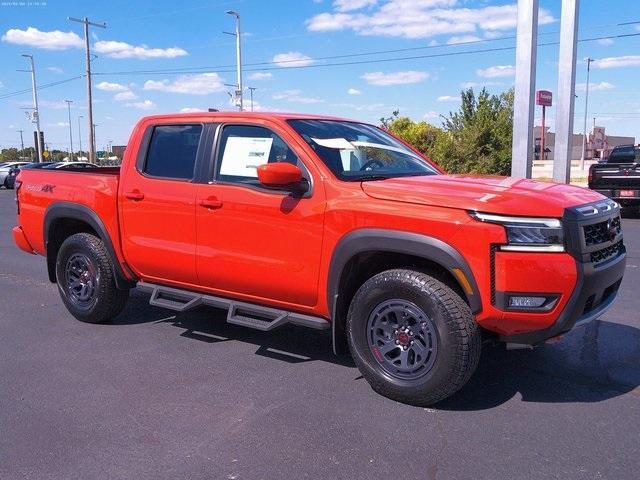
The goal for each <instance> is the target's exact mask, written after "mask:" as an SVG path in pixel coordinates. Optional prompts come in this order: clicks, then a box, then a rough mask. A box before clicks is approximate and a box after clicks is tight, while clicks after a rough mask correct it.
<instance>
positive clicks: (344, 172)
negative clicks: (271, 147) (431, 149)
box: [288, 120, 437, 181]
mask: <svg viewBox="0 0 640 480" xmlns="http://www.w3.org/2000/svg"><path fill="white" fill-rule="evenodd" d="M288 122H289V124H290V125H291V126H292V127H293V128H294V129H295V130H296V132H298V133H299V134H300V135H301V136H302V138H304V140H305V141H306V142H307V143H308V144H309V145H310V146H311V148H313V149H314V150H315V151H316V153H317V154H318V156H319V157H320V158H321V159H322V161H323V162H324V163H325V164H326V165H327V167H329V168H330V169H331V171H332V172H333V173H334V174H335V175H336V176H337V177H338V178H339V179H341V180H347V181H359V180H378V179H384V178H393V177H406V176H414V175H435V174H437V171H436V169H435V168H433V167H432V166H431V165H429V164H428V163H427V162H426V161H425V160H424V159H422V158H420V157H419V156H418V155H416V154H415V153H414V152H412V151H411V150H410V149H409V148H407V147H406V146H405V145H403V144H402V143H401V142H399V141H397V140H396V139H395V138H393V137H392V136H391V135H388V134H387V133H385V132H384V131H383V130H381V129H379V128H376V127H373V126H371V125H365V124H362V123H353V122H341V121H337V120H289V121H288Z"/></svg>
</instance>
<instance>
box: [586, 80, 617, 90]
mask: <svg viewBox="0 0 640 480" xmlns="http://www.w3.org/2000/svg"><path fill="white" fill-rule="evenodd" d="M614 88H616V87H615V85H613V84H612V83H609V82H600V83H591V82H590V83H589V91H594V90H596V91H597V90H611V89H614ZM576 90H577V91H579V92H584V91H586V90H587V84H586V83H578V84H576Z"/></svg>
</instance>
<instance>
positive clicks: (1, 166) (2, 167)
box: [0, 162, 29, 188]
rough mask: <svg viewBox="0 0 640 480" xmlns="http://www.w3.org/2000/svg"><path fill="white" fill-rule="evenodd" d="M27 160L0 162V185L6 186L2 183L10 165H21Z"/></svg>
mask: <svg viewBox="0 0 640 480" xmlns="http://www.w3.org/2000/svg"><path fill="white" fill-rule="evenodd" d="M27 163H29V162H4V163H0V185H1V186H3V187H5V188H6V185H5V184H4V181H5V180H6V178H7V175H9V170H11V168H12V167H21V166H22V165H26V164H27Z"/></svg>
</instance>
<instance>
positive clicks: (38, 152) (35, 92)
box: [22, 54, 42, 163]
mask: <svg viewBox="0 0 640 480" xmlns="http://www.w3.org/2000/svg"><path fill="white" fill-rule="evenodd" d="M22 56H23V57H25V58H28V59H29V61H30V62H31V88H32V90H33V108H34V110H33V116H34V118H35V123H36V157H37V159H38V160H37V161H38V162H40V163H41V162H42V148H40V111H39V110H38V90H37V88H36V67H35V64H34V62H33V55H27V54H22Z"/></svg>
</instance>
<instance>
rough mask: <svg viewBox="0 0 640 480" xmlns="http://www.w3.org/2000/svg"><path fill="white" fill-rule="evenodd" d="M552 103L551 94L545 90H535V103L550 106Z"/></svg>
mask: <svg viewBox="0 0 640 480" xmlns="http://www.w3.org/2000/svg"><path fill="white" fill-rule="evenodd" d="M552 104H553V95H552V94H551V92H549V91H547V90H538V91H537V92H536V105H542V106H543V107H550V106H551V105H552Z"/></svg>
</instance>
